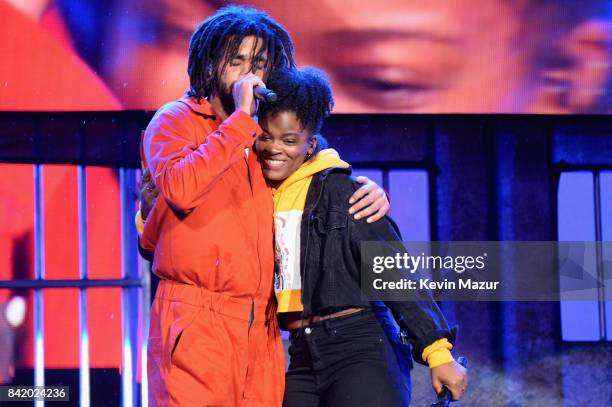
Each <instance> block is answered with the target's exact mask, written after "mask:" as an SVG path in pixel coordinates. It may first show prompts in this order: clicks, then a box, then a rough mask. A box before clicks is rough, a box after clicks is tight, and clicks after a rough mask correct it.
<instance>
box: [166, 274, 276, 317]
mask: <svg viewBox="0 0 612 407" xmlns="http://www.w3.org/2000/svg"><path fill="white" fill-rule="evenodd" d="M155 297H156V298H158V299H160V300H166V301H177V302H182V303H185V304H190V305H194V306H196V307H204V308H209V309H210V310H212V311H214V312H216V313H218V314H221V315H225V316H228V317H232V318H237V319H240V320H243V321H255V322H257V321H259V322H264V321H265V322H268V321H269V320H270V319H272V318H275V317H276V308H275V307H274V303H273V302H272V301H271V300H270V301H262V300H259V299H254V298H239V297H232V296H229V295H226V294H223V293H218V292H214V291H210V290H208V289H206V288H204V287H198V286H195V285H191V284H183V283H178V282H175V281H170V280H161V281H160V282H159V286H158V287H157V292H156V294H155ZM251 318H253V319H252V320H251Z"/></svg>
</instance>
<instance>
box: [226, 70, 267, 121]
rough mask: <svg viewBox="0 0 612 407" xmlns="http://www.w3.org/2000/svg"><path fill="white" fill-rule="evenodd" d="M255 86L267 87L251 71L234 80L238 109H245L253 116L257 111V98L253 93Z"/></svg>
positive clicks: (233, 90)
mask: <svg viewBox="0 0 612 407" xmlns="http://www.w3.org/2000/svg"><path fill="white" fill-rule="evenodd" d="M255 86H261V87H262V88H265V87H266V85H265V84H264V83H263V81H262V80H261V78H260V77H259V76H257V75H255V74H253V73H249V74H247V75H245V76H243V77H242V78H240V79H238V80H237V81H236V82H234V85H233V86H232V95H233V96H234V105H235V106H236V111H239V110H240V111H243V112H244V113H246V114H248V115H249V116H253V115H254V114H255V112H257V99H255V96H254V95H253V88H254V87H255Z"/></svg>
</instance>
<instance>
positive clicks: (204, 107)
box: [179, 93, 221, 123]
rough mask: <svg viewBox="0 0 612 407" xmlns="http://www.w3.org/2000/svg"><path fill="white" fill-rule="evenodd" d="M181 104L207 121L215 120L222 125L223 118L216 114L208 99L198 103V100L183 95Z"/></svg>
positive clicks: (180, 100)
mask: <svg viewBox="0 0 612 407" xmlns="http://www.w3.org/2000/svg"><path fill="white" fill-rule="evenodd" d="M179 102H181V103H184V104H185V105H187V106H188V107H189V108H190V109H191V110H192V111H193V112H194V113H196V114H199V115H200V116H204V117H205V118H207V119H211V120H214V121H216V122H218V123H221V116H220V115H219V114H218V113H217V112H215V109H213V107H212V105H211V104H210V103H209V102H208V100H206V99H201V100H200V102H199V103H198V101H197V99H196V98H194V97H192V96H188V95H187V94H186V93H185V95H183V97H182V98H181V99H179Z"/></svg>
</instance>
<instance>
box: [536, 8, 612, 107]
mask: <svg viewBox="0 0 612 407" xmlns="http://www.w3.org/2000/svg"><path fill="white" fill-rule="evenodd" d="M611 44H612V22H610V21H604V20H588V21H585V22H583V23H581V24H579V25H578V26H577V27H576V28H574V29H573V30H571V31H569V32H567V33H566V35H565V36H563V37H562V38H561V39H560V42H559V43H558V47H557V50H556V51H555V52H556V53H557V55H556V56H553V57H552V58H551V60H550V61H549V63H548V64H547V65H546V66H544V68H543V74H542V86H541V88H540V91H539V95H538V101H537V104H536V111H538V112H541V113H609V112H610V109H611V107H612V106H610V103H609V100H610V97H611V96H612V95H610V94H609V93H610V90H611V89H610V88H611V87H610V84H611V81H610V79H611V73H612V69H611V66H610V63H611V62H612V61H611V60H610V50H611Z"/></svg>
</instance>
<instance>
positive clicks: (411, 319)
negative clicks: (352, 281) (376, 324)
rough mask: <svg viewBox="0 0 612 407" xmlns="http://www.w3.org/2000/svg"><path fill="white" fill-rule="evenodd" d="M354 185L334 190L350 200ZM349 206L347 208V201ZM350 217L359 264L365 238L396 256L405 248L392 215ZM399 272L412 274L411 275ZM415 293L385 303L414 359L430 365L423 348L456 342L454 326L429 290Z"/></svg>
mask: <svg viewBox="0 0 612 407" xmlns="http://www.w3.org/2000/svg"><path fill="white" fill-rule="evenodd" d="M336 178H337V177H336ZM355 188H356V185H355V184H354V183H353V185H352V186H351V185H349V186H348V188H347V187H346V186H344V187H342V191H336V192H335V193H334V194H335V195H336V196H340V197H341V198H340V199H342V200H345V201H348V199H349V197H350V196H351V195H352V193H353V191H354V190H355ZM346 209H347V211H348V205H346ZM348 219H349V220H348V233H349V239H350V244H351V248H352V251H353V254H354V256H355V264H357V265H358V267H359V266H360V265H361V243H362V242H367V241H377V242H381V243H382V246H381V247H382V248H383V250H384V251H385V253H381V255H389V256H395V254H396V253H404V252H405V251H406V249H405V247H404V245H403V244H402V239H401V236H400V234H399V230H398V228H397V226H396V225H395V223H394V222H393V220H391V218H389V217H387V216H385V217H384V218H382V219H380V220H379V221H377V222H374V223H367V222H366V219H359V220H356V219H355V218H354V217H353V216H349V217H348ZM358 274H359V275H361V270H358ZM399 276H401V277H404V278H413V277H411V276H410V275H403V276H402V275H399ZM415 297H416V298H415V299H414V300H410V301H385V305H386V306H387V307H388V308H389V309H390V310H391V313H392V314H393V317H394V319H395V321H396V322H397V324H398V325H399V327H400V329H401V330H402V331H404V332H405V333H406V335H407V338H408V340H409V342H410V344H411V345H412V356H413V358H414V360H415V361H416V362H418V363H420V364H423V365H425V366H427V365H428V364H427V362H426V361H425V360H423V357H422V355H423V350H424V349H425V348H426V347H427V346H429V345H431V344H432V343H434V342H435V341H436V340H438V339H441V338H447V339H448V341H449V342H450V343H451V344H453V343H454V342H455V329H449V327H448V324H447V322H446V320H445V318H444V315H443V314H442V311H441V310H440V308H439V307H438V305H437V304H436V302H435V301H434V300H433V298H432V297H431V294H430V293H429V292H428V291H424V290H421V291H419V292H418V293H417V294H416V296H415Z"/></svg>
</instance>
